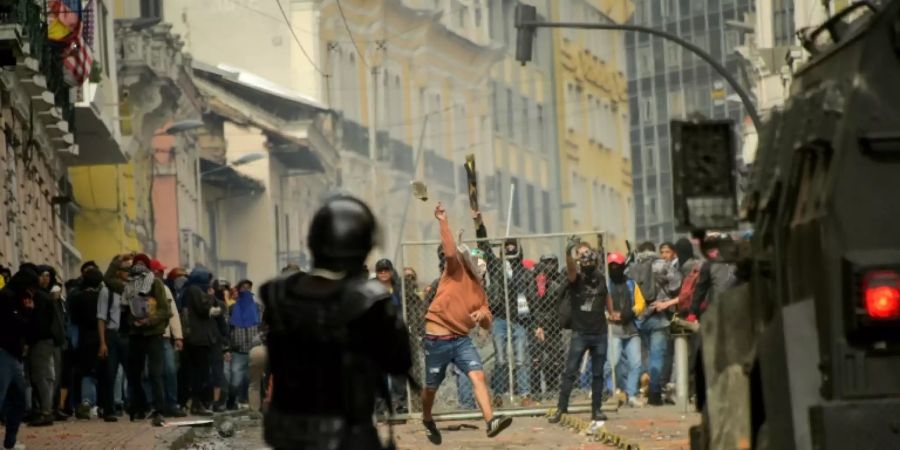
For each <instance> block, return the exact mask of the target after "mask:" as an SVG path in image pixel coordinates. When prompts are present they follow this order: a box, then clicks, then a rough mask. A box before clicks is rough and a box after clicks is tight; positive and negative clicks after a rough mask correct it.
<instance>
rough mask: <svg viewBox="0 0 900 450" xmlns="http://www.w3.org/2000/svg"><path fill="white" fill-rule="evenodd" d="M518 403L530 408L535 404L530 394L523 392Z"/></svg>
mask: <svg viewBox="0 0 900 450" xmlns="http://www.w3.org/2000/svg"><path fill="white" fill-rule="evenodd" d="M519 405H520V406H521V407H523V408H530V407H532V406H534V405H535V402H534V399H533V398H531V396H530V395H528V394H525V395H523V396H522V400H521V401H520V402H519Z"/></svg>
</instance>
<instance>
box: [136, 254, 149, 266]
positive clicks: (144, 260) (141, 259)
mask: <svg viewBox="0 0 900 450" xmlns="http://www.w3.org/2000/svg"><path fill="white" fill-rule="evenodd" d="M133 264H134V265H138V264H143V265H144V267H146V268H148V269H149V268H150V266H151V264H150V257H149V256H147V255H145V254H143V253H141V254H138V255H136V256H135V257H134V262H133Z"/></svg>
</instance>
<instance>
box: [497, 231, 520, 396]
mask: <svg viewBox="0 0 900 450" xmlns="http://www.w3.org/2000/svg"><path fill="white" fill-rule="evenodd" d="M506 264H507V261H506V244H505V243H504V242H501V245H500V265H501V269H502V277H501V278H503V303H504V306H505V308H506V371H507V377H508V384H509V401H510V402H515V384H514V379H515V376H514V371H515V358H516V355H515V353H514V352H513V345H512V337H513V335H512V334H513V331H512V313H511V310H510V306H509V276H507V271H506ZM498 360H499V358H498ZM495 370H496V369H495Z"/></svg>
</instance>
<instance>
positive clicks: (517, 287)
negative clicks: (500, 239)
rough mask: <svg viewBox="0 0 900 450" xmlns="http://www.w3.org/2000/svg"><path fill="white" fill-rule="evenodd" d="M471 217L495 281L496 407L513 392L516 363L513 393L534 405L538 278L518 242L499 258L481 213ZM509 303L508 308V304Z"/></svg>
mask: <svg viewBox="0 0 900 450" xmlns="http://www.w3.org/2000/svg"><path fill="white" fill-rule="evenodd" d="M472 218H473V220H474V221H475V236H476V237H477V238H478V239H479V243H478V247H479V249H481V252H482V254H483V255H484V261H485V266H486V271H487V273H488V276H489V278H490V280H493V282H492V283H491V285H490V286H488V287H487V289H486V293H487V297H488V304H489V307H490V310H491V315H492V316H493V318H494V323H493V325H492V329H491V334H492V336H493V341H494V352H495V355H496V358H497V363H496V365H495V366H494V370H493V371H492V372H491V390H492V391H493V393H494V406H495V407H501V406H503V397H502V395H501V394H503V393H505V392H509V391H510V386H509V364H514V366H513V371H514V385H515V388H514V391H515V393H516V395H518V396H519V398H520V402H521V406H524V407H528V406H532V405H534V400H533V399H532V398H531V353H530V351H529V348H528V347H529V346H528V341H529V340H530V335H531V334H532V333H535V332H536V329H537V326H536V321H535V316H534V314H532V311H531V308H532V307H533V306H534V305H535V303H534V302H535V301H536V300H537V282H536V280H535V275H534V273H532V272H531V271H530V270H529V269H527V268H525V266H524V265H523V261H524V253H523V249H522V247H521V245H520V244H519V241H518V240H516V239H507V240H506V241H505V242H504V244H503V253H502V256H503V258H500V257H497V255H495V254H494V250H493V249H492V248H491V245H490V243H489V242H488V241H486V240H485V239H487V237H488V236H487V228H486V227H485V225H484V220H483V219H482V216H481V213H480V212H478V211H474V212H473V215H472ZM507 301H508V302H509V305H507V304H506V302H507ZM507 311H508V313H507ZM510 347H512V348H511V349H510Z"/></svg>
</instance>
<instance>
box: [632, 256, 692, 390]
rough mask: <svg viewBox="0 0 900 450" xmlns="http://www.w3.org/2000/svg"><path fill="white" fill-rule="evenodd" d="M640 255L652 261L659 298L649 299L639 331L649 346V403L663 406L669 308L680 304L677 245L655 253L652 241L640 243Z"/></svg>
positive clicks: (647, 369)
mask: <svg viewBox="0 0 900 450" xmlns="http://www.w3.org/2000/svg"><path fill="white" fill-rule="evenodd" d="M640 250H641V253H640V254H639V257H640V255H646V256H645V258H646V259H647V260H648V261H649V262H650V265H651V270H652V274H653V282H654V283H655V288H656V289H655V291H656V295H655V298H653V299H649V298H648V299H647V302H648V304H647V310H646V311H645V313H644V319H643V320H642V321H640V323H639V331H640V334H641V339H642V341H643V342H644V345H645V346H646V347H647V350H648V351H647V365H646V367H644V371H646V372H647V373H649V374H650V386H649V389H648V395H647V403H649V404H650V405H653V406H662V405H663V397H662V390H663V385H664V379H663V378H664V372H665V369H666V363H667V361H668V364H669V365H671V364H672V363H671V359H670V358H669V351H670V347H669V326H670V325H671V313H670V312H669V309H670V308H672V307H674V306H675V305H676V304H677V303H678V291H679V290H680V289H681V280H682V276H681V272H680V271H679V270H678V267H677V261H676V254H675V246H674V245H673V244H672V243H670V242H664V243H662V244H660V246H659V253H656V251H655V248H654V246H653V243H652V242H645V243H643V244H641V248H640Z"/></svg>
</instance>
